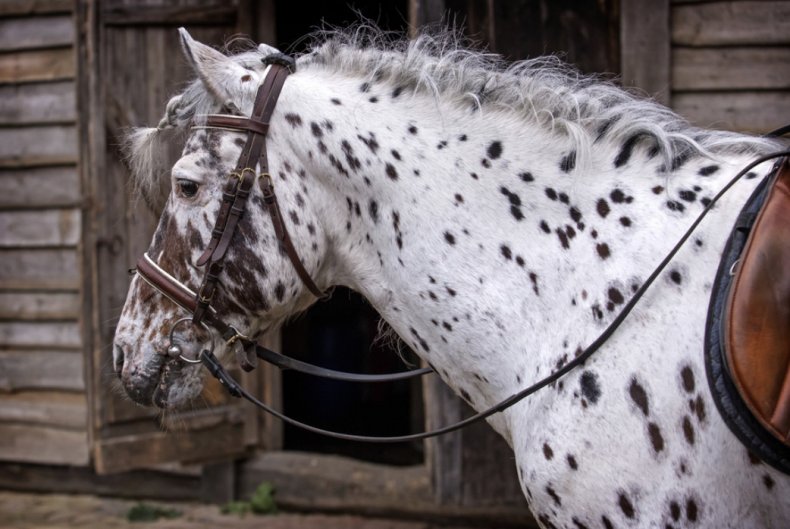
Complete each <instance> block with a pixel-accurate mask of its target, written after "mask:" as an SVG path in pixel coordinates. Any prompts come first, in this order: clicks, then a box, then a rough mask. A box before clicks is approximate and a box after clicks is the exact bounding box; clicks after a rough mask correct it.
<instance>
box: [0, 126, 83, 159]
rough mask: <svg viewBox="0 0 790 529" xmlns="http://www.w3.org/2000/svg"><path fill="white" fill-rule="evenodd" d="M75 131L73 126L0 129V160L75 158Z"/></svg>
mask: <svg viewBox="0 0 790 529" xmlns="http://www.w3.org/2000/svg"><path fill="white" fill-rule="evenodd" d="M77 152H79V151H78V150H77V131H76V128H75V127H74V126H73V125H48V126H41V127H10V128H0V158H2V159H5V160H12V159H24V158H28V157H32V156H38V157H54V156H57V157H66V156H76V155H77Z"/></svg>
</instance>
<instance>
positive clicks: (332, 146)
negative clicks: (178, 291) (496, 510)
mask: <svg viewBox="0 0 790 529" xmlns="http://www.w3.org/2000/svg"><path fill="white" fill-rule="evenodd" d="M181 36H182V44H183V49H184V51H185V55H186V57H187V59H188V61H189V63H190V64H191V66H192V67H193V68H194V70H195V73H196V74H197V80H195V81H194V82H193V83H192V84H191V85H190V86H189V87H188V88H187V89H186V90H185V91H184V92H183V93H181V94H179V95H177V96H176V97H174V98H173V99H171V100H170V102H169V103H168V105H167V109H166V113H165V115H164V117H163V119H162V121H161V123H160V124H159V126H158V127H156V128H151V129H138V130H136V131H135V132H134V133H133V134H132V135H131V136H130V137H129V143H128V151H129V160H130V164H131V167H132V169H133V172H134V173H135V175H136V179H137V182H138V186H139V190H140V192H141V193H143V194H144V195H145V196H146V197H147V198H148V199H149V200H150V201H151V202H152V203H154V204H156V203H158V204H159V205H158V207H159V208H164V209H163V213H162V219H161V222H160V225H159V227H158V229H157V232H156V234H155V236H154V240H153V242H152V244H151V247H150V248H149V251H148V254H149V255H150V256H152V258H153V259H154V260H156V261H157V262H158V264H159V265H160V266H162V267H163V268H164V269H166V270H168V271H169V272H170V273H171V274H173V275H174V276H175V277H176V278H178V279H179V280H180V281H182V282H183V283H185V284H187V285H189V286H191V287H192V288H193V289H195V288H197V285H198V284H199V283H200V280H201V278H202V275H203V271H202V270H201V269H200V268H198V267H197V266H195V264H194V263H195V262H196V260H197V259H198V257H199V256H200V254H201V253H202V252H203V250H204V247H205V245H206V244H207V243H208V240H209V238H210V232H211V230H212V227H213V225H214V220H215V217H216V215H217V212H218V209H219V205H220V202H221V200H220V196H221V190H222V187H223V184H224V182H225V180H226V179H227V178H228V174H229V173H230V171H231V170H232V169H233V166H234V164H235V162H236V160H237V158H238V157H239V153H240V152H241V149H242V146H243V145H244V141H245V134H243V133H240V132H238V131H233V130H223V129H221V128H214V127H202V126H201V120H202V116H204V115H205V114H210V113H218V112H224V113H236V114H240V115H250V113H251V111H252V105H253V99H254V97H255V94H256V90H257V88H258V85H259V83H261V81H262V79H263V75H264V74H263V72H264V69H265V66H264V64H263V62H262V59H264V58H265V57H267V56H269V55H270V54H272V53H274V52H275V51H276V50H274V49H273V48H270V47H268V46H265V45H261V46H259V47H258V48H257V49H252V50H251V51H248V52H245V53H241V54H238V55H233V56H226V55H224V54H223V53H221V52H219V51H217V50H215V49H213V48H210V47H208V46H206V45H204V44H201V43H199V42H196V41H194V40H193V39H192V38H190V36H189V35H188V33H187V32H186V31H183V30H182V31H181ZM174 141H181V142H182V144H184V145H185V147H184V151H183V155H182V156H181V157H180V158H179V159H178V160H177V161H176V160H169V159H167V157H166V156H165V154H164V153H166V152H167V150H168V149H167V148H166V147H167V145H168V144H169V143H170V142H174ZM775 148H776V145H775V144H772V143H771V142H769V141H767V140H762V139H757V138H753V137H747V136H743V135H739V134H733V133H725V132H714V131H706V130H700V129H697V128H692V127H691V126H689V125H688V124H687V123H686V122H685V121H683V120H682V119H681V118H679V117H678V116H677V115H675V114H673V113H672V112H671V111H669V110H668V109H666V108H663V107H661V106H659V105H657V104H655V103H652V102H650V101H646V100H643V99H639V98H636V97H634V96H632V95H630V94H628V93H626V92H625V91H623V90H621V89H619V88H617V87H616V86H614V85H612V84H609V83H605V82H600V81H598V80H595V79H588V78H584V77H581V76H580V75H578V74H577V73H576V72H575V71H574V70H572V69H570V68H568V67H566V66H564V65H562V64H560V63H559V62H558V61H556V60H554V59H542V60H532V61H526V62H521V63H515V64H512V65H509V66H507V67H505V66H503V65H502V64H501V63H500V62H499V60H498V59H497V58H496V57H492V56H491V55H485V54H481V53H478V52H475V51H468V50H466V49H463V48H462V47H460V46H459V45H457V43H456V40H455V38H454V37H453V36H451V35H440V36H438V37H429V36H421V37H418V38H417V39H415V40H411V41H401V42H390V41H387V40H386V39H385V38H384V37H382V36H381V35H378V34H377V33H376V32H375V31H373V30H370V31H364V30H358V31H354V32H345V33H340V34H330V35H324V36H322V37H321V38H320V39H319V41H318V42H317V43H316V44H315V45H314V47H313V48H312V51H310V52H309V53H307V54H305V55H303V56H301V57H299V58H298V60H297V71H296V72H295V73H294V74H293V75H291V76H290V77H288V79H287V81H286V83H285V85H284V87H283V90H282V94H281V96H280V99H279V101H278V102H277V106H276V108H275V110H274V114H273V116H272V118H271V126H270V130H269V133H268V137H267V149H268V154H269V165H270V172H271V174H272V177H273V181H274V187H275V189H276V190H277V197H278V199H279V203H280V206H281V209H282V211H283V217H284V219H285V222H286V224H287V228H288V230H289V231H290V233H291V236H292V238H293V241H294V245H295V247H296V250H297V253H298V255H299V256H300V258H301V260H302V261H303V263H304V265H305V267H306V268H307V271H308V272H309V274H310V276H311V277H312V278H313V280H314V281H315V282H316V283H317V285H318V286H319V287H320V288H322V289H327V288H329V287H331V286H332V285H343V286H347V287H349V288H351V289H353V290H355V291H357V292H359V293H361V294H362V295H363V296H364V297H365V298H366V299H367V300H368V301H369V302H370V304H371V305H372V306H373V307H374V308H375V309H376V311H377V312H378V313H379V314H380V315H381V317H382V318H383V319H384V320H385V321H386V322H387V323H388V324H389V325H390V326H391V327H392V329H393V330H394V331H395V332H396V333H397V334H398V336H399V337H400V338H401V339H402V340H403V341H404V342H405V343H406V344H408V345H409V346H410V347H411V348H412V349H414V351H416V352H417V353H418V354H419V355H420V356H421V357H422V358H424V359H425V360H426V361H427V362H428V363H429V364H430V365H431V366H432V367H433V368H434V369H435V370H436V371H437V373H438V374H439V375H440V376H441V377H442V379H443V380H444V381H445V382H446V383H447V384H449V385H450V386H451V387H452V388H453V389H454V390H455V391H456V392H457V393H458V394H459V395H461V396H462V397H463V398H464V399H465V400H466V401H467V402H468V403H469V404H470V405H471V406H472V407H474V408H475V409H477V410H482V409H485V408H487V407H489V406H492V405H494V404H496V403H498V402H500V401H502V400H504V399H506V398H507V397H509V396H511V395H513V394H515V393H517V392H519V391H520V390H522V389H523V388H525V387H526V386H528V385H530V384H531V383H532V382H534V381H536V380H538V379H540V378H542V377H544V376H546V375H548V374H550V373H551V372H552V371H554V370H556V369H558V368H559V367H561V366H563V365H565V364H566V363H567V362H569V361H570V360H572V359H573V358H574V356H575V355H576V354H578V353H579V352H580V351H582V350H583V349H584V348H585V347H586V346H587V345H588V344H589V343H590V342H592V341H593V340H594V339H595V338H596V337H597V336H598V335H599V334H600V333H601V331H602V330H603V329H604V328H605V327H606V325H607V324H608V323H609V322H610V321H611V320H612V319H613V318H614V317H615V316H616V315H617V313H618V311H619V310H620V308H621V307H622V306H623V305H624V304H625V303H627V301H628V299H629V298H630V297H631V296H632V294H633V293H634V292H635V291H636V290H637V289H638V288H639V287H640V285H641V284H642V282H643V281H644V280H645V279H646V277H647V276H648V275H649V274H650V272H651V271H652V270H653V269H654V267H655V266H656V265H657V264H658V263H659V262H660V261H661V259H662V258H663V257H664V255H666V254H667V252H668V251H669V249H670V248H671V247H672V246H673V245H674V243H675V241H676V240H677V239H678V238H680V237H681V235H682V234H683V233H684V232H685V230H686V229H687V228H688V226H689V224H690V223H691V222H692V221H693V220H694V218H695V216H696V215H697V214H698V213H699V212H700V211H701V210H702V209H703V208H704V207H705V205H706V204H707V203H708V202H709V201H710V199H711V197H713V196H714V195H715V194H716V192H717V191H718V190H719V189H720V188H721V187H722V186H723V185H724V184H725V183H726V182H727V181H728V180H729V178H731V177H732V175H734V174H735V173H736V172H737V171H738V170H739V169H740V168H742V167H743V166H745V165H746V164H748V163H749V162H750V161H752V160H754V159H755V158H756V156H757V155H758V154H760V153H764V152H768V151H770V150H772V149H775ZM770 165H771V164H769V163H766V164H762V165H760V166H758V167H757V168H756V169H755V170H754V171H753V173H751V174H750V175H748V177H747V178H745V179H743V180H742V181H741V182H739V183H738V184H737V185H736V186H735V187H734V188H733V189H732V190H731V191H730V192H729V193H728V194H726V195H725V196H724V198H723V199H722V200H721V201H720V202H719V203H718V204H717V205H716V207H715V208H714V209H713V210H712V211H711V213H710V214H709V215H708V217H707V218H706V219H705V220H704V221H703V222H702V223H701V225H700V226H699V227H698V228H697V230H696V232H695V233H694V235H693V236H692V238H691V239H690V240H689V241H688V242H687V244H686V245H685V246H683V247H682V249H681V250H680V252H679V253H678V254H677V255H676V256H675V258H674V259H673V260H672V261H671V263H670V264H669V266H668V267H667V269H666V271H665V272H664V273H662V275H661V276H660V278H659V280H658V281H657V282H656V283H655V284H654V285H653V286H652V287H651V288H650V289H649V290H648V291H647V293H646V295H645V296H644V298H643V299H642V300H640V302H639V304H638V305H637V306H636V308H635V309H634V310H633V312H632V313H631V315H630V316H629V317H628V319H627V320H626V322H625V323H624V324H623V325H622V326H621V327H620V328H619V329H618V330H617V331H616V332H615V333H614V334H613V335H612V336H611V338H609V340H608V341H607V342H606V343H605V345H604V346H603V347H602V348H601V349H600V350H599V351H598V352H597V353H596V354H595V355H594V356H593V357H591V358H590V359H589V360H588V361H587V362H586V363H585V364H584V365H583V366H582V367H580V368H578V369H575V370H573V371H571V372H570V373H569V374H568V375H567V376H565V377H564V378H562V379H560V380H559V381H558V382H557V383H555V384H553V385H552V386H551V387H547V388H545V389H543V390H542V391H540V392H538V393H536V394H534V395H532V396H531V397H529V398H527V399H525V400H523V401H521V402H519V403H517V404H516V405H514V406H512V407H511V408H509V409H507V410H506V411H504V412H502V413H500V414H497V415H495V416H493V417H492V418H491V419H490V420H489V422H490V424H491V425H492V426H493V427H494V429H495V430H496V431H497V432H499V433H500V434H501V435H502V436H503V437H504V438H505V439H506V440H507V442H508V443H509V444H510V446H511V447H512V448H513V451H514V453H515V463H516V465H515V468H511V465H512V462H511V460H507V461H503V462H502V465H503V469H502V471H503V472H510V471H516V472H518V476H519V479H520V482H521V485H522V488H523V492H524V495H525V497H526V499H527V501H528V503H529V506H530V508H531V509H532V511H533V513H534V515H535V517H536V518H537V520H538V521H539V523H540V525H541V526H542V527H545V528H554V527H557V528H560V527H563V528H565V527H578V528H584V527H588V528H593V527H596V528H598V527H602V528H612V527H619V528H621V527H661V528H670V527H674V528H680V527H710V528H725V527H732V528H747V527H748V528H754V527H764V528H780V527H790V480H789V479H788V477H787V476H785V475H784V474H782V473H780V472H778V471H776V470H774V469H773V468H771V467H769V466H767V465H765V464H762V463H761V462H760V461H759V460H757V459H755V458H753V457H750V454H749V453H748V451H747V450H746V449H745V448H744V447H743V446H742V445H741V444H740V443H739V442H738V441H737V439H736V438H735V437H734V436H733V435H732V434H731V433H730V431H729V430H728V428H727V427H726V425H725V424H724V422H723V421H722V419H721V418H720V416H719V414H718V413H717V410H716V408H715V406H714V405H713V402H712V399H711V395H710V393H709V390H708V386H707V383H706V377H705V368H704V365H703V354H702V348H703V336H704V331H705V320H706V311H707V305H708V299H709V295H710V292H711V284H712V282H713V280H714V275H715V272H716V269H717V265H718V263H719V258H720V255H721V253H722V248H723V246H724V244H725V240H726V238H727V236H728V234H729V232H730V229H731V226H732V223H733V221H734V219H735V217H736V215H737V213H738V211H739V210H740V208H741V205H742V204H743V203H744V202H745V200H746V199H747V197H748V196H749V194H750V193H751V192H752V190H753V189H754V186H755V184H756V182H758V181H759V180H760V179H761V178H762V177H763V176H764V175H765V174H766V173H767V172H768V171H769V169H770ZM163 187H164V188H166V189H167V190H168V191H167V192H168V193H169V194H168V195H167V196H166V204H165V202H164V200H161V201H159V200H158V193H159V190H160V189H162V188H163ZM250 203H251V205H250V207H249V208H248V210H247V212H246V214H245V215H244V217H243V218H242V220H241V221H240V224H239V231H238V232H237V233H236V235H235V239H234V243H233V245H231V248H230V250H229V253H228V258H227V260H226V263H225V268H224V270H223V272H222V275H221V277H220V292H219V294H218V295H217V296H216V297H215V300H214V301H213V303H214V306H215V308H217V310H218V312H221V313H222V314H223V315H224V316H225V317H227V321H228V322H229V323H231V324H232V325H234V327H236V328H237V329H239V330H241V331H242V332H243V333H244V334H246V335H249V336H252V337H258V336H261V335H262V334H263V333H265V332H266V331H267V330H269V329H271V328H273V327H274V326H276V325H278V324H280V323H281V322H282V321H283V320H284V319H286V318H287V317H289V316H291V315H293V314H296V313H298V312H300V311H302V310H304V309H306V308H307V307H308V306H310V305H311V304H312V303H314V302H315V301H316V298H315V297H314V296H313V295H312V294H311V293H310V292H309V291H308V290H307V289H306V288H305V286H304V284H303V283H302V281H301V280H300V279H299V277H298V276H297V274H296V272H295V271H294V267H293V265H292V263H291V262H290V261H289V259H288V258H287V256H286V255H285V254H284V252H282V251H280V250H279V249H278V243H277V239H276V238H275V235H274V230H273V227H272V223H271V220H270V218H269V215H268V214H267V211H266V205H265V203H264V202H263V200H262V199H261V197H260V196H258V190H257V188H255V189H254V190H253V195H252V197H251V199H250ZM184 316H185V314H184V312H183V311H182V310H181V309H179V308H178V307H177V306H176V305H174V304H173V303H171V302H170V301H169V300H167V299H166V298H164V297H163V296H162V295H160V294H159V293H158V292H156V291H154V290H153V289H152V288H151V287H150V286H148V285H147V284H146V283H145V282H143V281H141V280H140V278H139V277H136V278H134V279H133V280H132V284H131V288H130V291H129V295H128V299H127V302H126V305H125V307H124V310H123V314H122V316H121V320H120V322H119V325H118V330H117V333H116V336H115V367H116V370H117V373H118V375H119V377H120V378H121V380H122V382H123V385H124V387H125V389H126V390H127V392H128V394H129V395H130V396H131V397H132V398H133V399H134V400H136V401H138V402H141V403H143V404H147V405H150V404H156V405H158V406H160V407H177V406H179V405H182V404H184V403H185V402H186V401H188V400H189V399H190V398H192V397H194V396H196V395H197V394H198V392H199V391H200V389H201V387H202V376H203V375H204V370H201V368H200V366H192V365H185V364H183V363H182V362H181V361H180V360H178V359H177V358H172V357H170V356H168V355H167V354H163V352H164V350H165V349H166V348H167V345H168V332H169V330H170V328H171V327H172V325H173V323H174V322H175V321H177V320H178V319H180V318H183V317H184ZM186 346H187V347H192V348H193V349H194V351H193V354H194V353H195V351H197V350H198V349H199V348H200V344H199V343H197V341H196V342H195V343H193V344H186Z"/></svg>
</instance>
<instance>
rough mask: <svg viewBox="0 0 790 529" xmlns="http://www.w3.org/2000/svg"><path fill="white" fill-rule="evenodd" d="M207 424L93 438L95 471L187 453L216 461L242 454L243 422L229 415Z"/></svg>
mask: <svg viewBox="0 0 790 529" xmlns="http://www.w3.org/2000/svg"><path fill="white" fill-rule="evenodd" d="M225 418H226V419H228V420H225V421H222V422H220V423H219V424H216V425H214V426H211V427H207V428H202V429H191V428H190V429H189V430H185V431H169V432H162V431H153V432H140V433H134V434H129V435H123V436H118V437H113V438H108V439H97V440H96V441H95V443H94V445H95V451H94V456H95V457H94V460H95V463H96V471H97V472H98V473H100V474H107V473H115V472H123V471H126V470H132V469H134V468H140V467H146V466H148V467H150V466H153V465H156V464H159V463H165V462H171V461H179V460H180V459H182V458H183V457H184V455H188V456H189V457H190V458H194V459H193V460H192V461H191V462H194V461H198V460H207V461H212V460H213V461H217V460H222V459H226V458H228V457H229V456H234V455H237V454H239V453H242V452H243V450H244V446H243V445H244V424H243V423H242V422H241V421H238V422H233V421H231V420H229V418H228V417H227V416H226V417H225Z"/></svg>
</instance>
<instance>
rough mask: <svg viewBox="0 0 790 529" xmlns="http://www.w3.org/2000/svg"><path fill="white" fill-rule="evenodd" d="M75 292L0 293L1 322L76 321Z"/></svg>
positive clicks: (78, 300)
mask: <svg viewBox="0 0 790 529" xmlns="http://www.w3.org/2000/svg"><path fill="white" fill-rule="evenodd" d="M79 313H80V296H79V293H77V292H13V293H11V292H0V319H2V320H76V319H77V318H78V317H79Z"/></svg>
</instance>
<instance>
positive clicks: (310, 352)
mask: <svg viewBox="0 0 790 529" xmlns="http://www.w3.org/2000/svg"><path fill="white" fill-rule="evenodd" d="M407 13H408V5H407V2H406V1H405V0H401V1H397V2H384V3H381V4H379V3H375V4H374V3H372V2H364V3H353V2H347V1H344V0H340V1H327V0H324V1H320V2H317V1H316V2H311V1H308V2H305V1H300V2H294V1H278V2H277V3H276V21H277V22H276V32H277V44H278V47H279V48H280V49H282V50H284V51H286V50H287V51H288V52H291V53H299V52H302V51H304V50H305V48H306V46H307V45H308V44H309V39H304V36H305V35H307V34H309V33H311V32H313V31H314V30H316V29H318V28H321V27H326V26H331V27H347V26H349V25H351V24H354V23H356V22H359V21H360V20H361V18H360V17H364V18H366V19H369V20H371V21H373V22H375V23H376V24H377V25H378V26H379V27H380V28H381V29H383V30H385V31H389V30H392V31H400V32H405V31H406V26H407V19H408V16H407ZM378 322H379V316H378V314H376V312H375V311H374V310H373V309H372V308H371V307H370V306H369V305H368V304H367V302H366V301H365V300H364V299H363V298H362V297H361V296H359V295H358V294H355V293H354V292H352V291H350V290H348V289H342V288H338V289H337V290H336V291H335V293H334V295H333V296H332V299H331V300H329V301H325V302H322V303H318V304H317V305H316V306H314V307H313V308H312V309H310V310H309V311H308V312H307V313H306V314H305V315H303V316H301V317H300V318H299V319H297V320H296V321H294V322H291V323H290V324H288V325H286V326H285V328H284V329H283V333H282V344H283V351H286V352H287V353H288V354H289V355H292V356H294V357H295V358H298V359H300V360H304V361H306V362H310V363H314V364H317V365H320V366H323V367H328V368H331V369H336V370H342V371H350V372H357V373H383V372H394V371H401V370H403V369H405V368H406V367H405V366H404V364H403V360H402V359H401V358H400V357H399V355H398V352H397V351H395V350H394V347H392V346H390V345H387V344H386V342H376V340H375V339H376V336H377V334H378V331H377V329H378ZM403 355H404V356H405V358H406V359H408V360H410V361H412V362H416V357H415V356H414V355H413V353H411V352H410V351H408V350H406V351H405V352H404V353H403ZM283 406H284V410H285V412H286V413H287V414H288V415H290V416H292V417H294V418H296V419H299V420H301V421H304V422H307V423H309V424H312V425H315V426H319V427H321V428H326V429H330V430H337V431H342V432H348V433H355V434H365V435H399V434H404V433H409V432H412V431H415V430H417V429H421V428H422V425H423V412H422V387H421V384H420V382H419V381H416V382H412V381H402V382H398V383H384V384H359V383H349V382H340V381H333V380H326V379H319V378H315V377H311V376H308V375H302V374H299V373H293V372H287V371H286V372H285V373H283ZM283 447H284V448H285V449H286V450H305V451H311V452H321V453H332V454H342V455H348V456H352V457H355V458H358V459H364V460H368V461H374V462H379V463H387V464H394V465H411V464H420V463H422V462H423V459H424V458H423V449H422V443H419V442H418V443H411V444H403V443H399V444H393V445H378V444H377V445H369V444H365V443H352V442H348V441H337V440H333V439H331V438H326V437H323V436H319V435H315V434H310V433H308V432H304V431H302V430H299V429H297V428H293V427H291V426H288V425H285V429H284V446H283Z"/></svg>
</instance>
